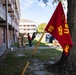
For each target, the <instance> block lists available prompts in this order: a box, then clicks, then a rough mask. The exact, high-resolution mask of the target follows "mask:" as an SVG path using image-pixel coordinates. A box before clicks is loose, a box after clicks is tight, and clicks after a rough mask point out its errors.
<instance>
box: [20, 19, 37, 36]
mask: <svg viewBox="0 0 76 75" xmlns="http://www.w3.org/2000/svg"><path fill="white" fill-rule="evenodd" d="M19 24H20V25H19V32H20V33H23V34H25V36H27V33H30V35H31V36H32V34H33V33H34V32H37V23H36V22H33V21H31V20H26V19H21V20H20V23H19Z"/></svg>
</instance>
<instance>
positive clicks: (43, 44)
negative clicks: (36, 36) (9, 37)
mask: <svg viewBox="0 0 76 75" xmlns="http://www.w3.org/2000/svg"><path fill="white" fill-rule="evenodd" d="M26 43H28V40H26ZM37 43H38V41H37V40H33V41H32V44H33V45H34V46H36V45H37ZM13 46H15V47H17V46H18V43H17V42H15V43H14V45H13ZM39 46H47V45H46V42H45V43H42V42H40V44H39Z"/></svg>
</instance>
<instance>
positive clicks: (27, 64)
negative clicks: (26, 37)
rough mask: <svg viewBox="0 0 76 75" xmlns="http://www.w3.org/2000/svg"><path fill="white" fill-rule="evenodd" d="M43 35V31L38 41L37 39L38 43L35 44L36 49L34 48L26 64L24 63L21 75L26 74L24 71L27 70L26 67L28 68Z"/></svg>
mask: <svg viewBox="0 0 76 75" xmlns="http://www.w3.org/2000/svg"><path fill="white" fill-rule="evenodd" d="M44 34H45V31H44V32H43V34H42V36H41V37H40V39H39V41H38V43H37V45H36V47H35V48H34V50H33V53H32V55H31V56H30V58H29V60H28V62H27V63H26V65H25V67H24V69H23V71H22V73H21V75H24V73H25V72H26V69H27V67H28V66H29V64H30V61H31V59H32V57H33V55H34V54H35V52H36V50H37V48H38V46H39V44H40V41H41V40H42V38H43V36H44Z"/></svg>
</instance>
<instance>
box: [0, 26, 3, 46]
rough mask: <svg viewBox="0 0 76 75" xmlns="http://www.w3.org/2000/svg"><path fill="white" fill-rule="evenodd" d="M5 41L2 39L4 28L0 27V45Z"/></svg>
mask: <svg viewBox="0 0 76 75" xmlns="http://www.w3.org/2000/svg"><path fill="white" fill-rule="evenodd" d="M2 43H3V41H2V28H1V27H0V45H1V44H2Z"/></svg>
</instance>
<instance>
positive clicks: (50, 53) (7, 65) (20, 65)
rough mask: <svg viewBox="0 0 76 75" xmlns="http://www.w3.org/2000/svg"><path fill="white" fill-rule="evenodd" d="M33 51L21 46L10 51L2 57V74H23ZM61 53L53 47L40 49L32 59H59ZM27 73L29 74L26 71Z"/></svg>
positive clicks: (0, 71) (42, 44) (41, 44)
mask: <svg viewBox="0 0 76 75" xmlns="http://www.w3.org/2000/svg"><path fill="white" fill-rule="evenodd" d="M33 43H34V44H36V43H37V41H33ZM40 46H45V44H44V43H40ZM32 52H33V50H26V49H21V48H18V49H15V50H14V51H10V52H8V53H7V55H6V56H5V58H0V60H1V61H0V75H21V72H22V71H23V69H24V66H25V64H26V63H27V61H28V59H29V58H30V56H31V54H32ZM61 54H62V52H61V51H59V50H56V49H53V48H50V49H43V50H41V49H38V50H37V51H36V53H35V54H34V56H33V58H32V59H38V60H40V61H45V60H46V61H50V60H52V61H58V60H59V57H61ZM52 58H54V59H52ZM30 65H32V62H30ZM26 75H29V74H28V73H27V72H26Z"/></svg>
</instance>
